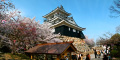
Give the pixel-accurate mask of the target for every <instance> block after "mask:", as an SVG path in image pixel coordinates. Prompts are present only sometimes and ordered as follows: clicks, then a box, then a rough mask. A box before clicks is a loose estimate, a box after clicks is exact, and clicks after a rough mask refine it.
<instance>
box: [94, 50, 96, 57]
mask: <svg viewBox="0 0 120 60" xmlns="http://www.w3.org/2000/svg"><path fill="white" fill-rule="evenodd" d="M94 55H95V58H97V51H96V49H95V50H94Z"/></svg>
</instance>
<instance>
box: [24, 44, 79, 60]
mask: <svg viewBox="0 0 120 60" xmlns="http://www.w3.org/2000/svg"><path fill="white" fill-rule="evenodd" d="M72 43H73V42H61V43H46V44H38V45H37V46H35V47H33V48H31V49H29V50H28V51H25V53H26V54H28V55H31V59H33V58H35V59H36V58H38V59H43V60H60V59H65V57H67V58H68V59H69V60H71V59H72V56H71V53H72V52H75V51H77V50H76V48H75V47H74V46H73V44H72Z"/></svg>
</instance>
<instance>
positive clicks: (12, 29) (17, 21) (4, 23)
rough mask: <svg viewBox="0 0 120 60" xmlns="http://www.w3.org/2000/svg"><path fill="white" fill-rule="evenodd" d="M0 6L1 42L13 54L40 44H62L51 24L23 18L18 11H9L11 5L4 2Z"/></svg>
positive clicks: (2, 0)
mask: <svg viewBox="0 0 120 60" xmlns="http://www.w3.org/2000/svg"><path fill="white" fill-rule="evenodd" d="M0 4H1V5H0V7H2V8H1V9H0V10H1V11H0V42H1V43H5V44H4V45H6V46H9V47H10V48H11V49H12V53H15V52H19V51H20V50H21V49H26V48H27V49H29V48H31V47H33V46H35V45H36V44H40V43H49V42H62V41H61V40H60V39H59V38H58V36H59V34H54V31H53V30H54V29H52V28H50V26H51V25H50V24H49V23H43V24H40V23H39V22H37V21H35V18H33V19H30V18H27V17H22V16H21V15H20V12H19V11H18V10H12V11H8V10H7V9H9V7H11V4H10V6H9V5H8V4H9V2H6V1H4V0H1V1H0ZM4 7H6V8H4ZM12 7H13V6H12ZM2 11H3V12H4V13H3V12H2ZM1 46H2V45H1Z"/></svg>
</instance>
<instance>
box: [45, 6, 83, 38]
mask: <svg viewBox="0 0 120 60" xmlns="http://www.w3.org/2000/svg"><path fill="white" fill-rule="evenodd" d="M70 15H71V13H68V12H66V11H65V10H64V8H63V6H60V7H57V8H56V9H54V10H53V11H51V12H50V13H48V14H46V15H45V16H43V17H44V18H45V20H44V22H49V23H51V24H52V26H51V27H52V28H55V33H56V34H57V33H60V34H61V35H64V36H69V37H77V38H81V39H85V36H84V34H83V33H82V31H83V30H85V28H82V27H79V26H78V25H77V24H76V22H75V21H74V19H73V17H70Z"/></svg>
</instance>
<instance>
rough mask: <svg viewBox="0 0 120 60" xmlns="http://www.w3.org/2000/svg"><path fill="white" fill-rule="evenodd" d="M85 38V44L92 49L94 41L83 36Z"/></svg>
mask: <svg viewBox="0 0 120 60" xmlns="http://www.w3.org/2000/svg"><path fill="white" fill-rule="evenodd" d="M85 38H86V39H84V40H85V43H86V44H87V45H89V47H93V46H94V45H95V42H94V39H88V36H85Z"/></svg>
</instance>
